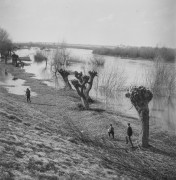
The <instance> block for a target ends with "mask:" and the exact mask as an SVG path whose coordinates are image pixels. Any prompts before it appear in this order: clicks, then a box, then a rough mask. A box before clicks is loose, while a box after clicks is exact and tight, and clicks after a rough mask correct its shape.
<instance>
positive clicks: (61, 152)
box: [0, 63, 176, 179]
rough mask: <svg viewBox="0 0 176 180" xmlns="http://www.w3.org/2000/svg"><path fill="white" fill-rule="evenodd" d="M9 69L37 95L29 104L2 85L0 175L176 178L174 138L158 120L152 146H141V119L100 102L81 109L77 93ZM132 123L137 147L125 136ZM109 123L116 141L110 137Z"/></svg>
mask: <svg viewBox="0 0 176 180" xmlns="http://www.w3.org/2000/svg"><path fill="white" fill-rule="evenodd" d="M0 65H1V66H2V65H3V64H2V63H1V64H0ZM6 68H7V69H9V71H11V72H12V74H14V75H15V76H16V77H18V78H21V79H25V80H26V84H25V85H29V86H30V87H31V89H32V91H34V92H36V93H37V94H38V96H36V97H32V104H27V103H26V102H25V97H24V96H17V95H13V94H8V93H7V92H6V90H4V89H3V88H2V87H0V155H1V156H0V172H1V173H0V178H2V177H5V176H6V177H8V176H9V177H10V176H11V177H12V179H13V177H14V178H16V179H20V177H21V179H25V178H26V179H37V178H39V177H40V178H41V179H42V178H43V179H57V177H64V178H68V179H71V178H72V177H74V178H75V179H84V178H85V179H86V178H88V179H113V177H120V176H127V177H130V178H132V179H133V178H134V179H172V178H173V179H174V178H176V172H175V169H176V153H175V149H176V142H175V137H174V136H171V135H168V134H166V133H164V132H160V130H159V129H157V128H155V126H154V122H153V121H151V124H150V126H151V127H150V138H151V141H150V144H151V147H150V148H149V149H141V148H139V147H137V141H138V136H139V132H140V122H139V121H138V120H137V119H132V118H128V117H125V116H121V115H120V114H119V113H115V112H107V111H103V110H101V109H97V108H101V104H100V103H97V104H94V105H92V110H91V111H79V110H78V109H77V103H79V97H78V96H77V94H76V93H75V92H69V91H68V92H65V91H63V90H60V91H57V92H56V91H55V90H54V89H53V88H50V87H47V86H46V85H45V84H43V83H42V81H41V80H36V79H33V78H31V77H32V75H31V74H27V73H24V71H23V70H20V69H18V68H14V67H12V66H10V65H8V67H6ZM127 122H130V123H131V124H132V127H133V129H134V131H135V133H134V137H133V140H134V145H135V146H136V148H134V149H131V148H130V146H129V145H126V144H125V141H124V136H125V133H126V124H127ZM110 123H113V124H114V127H115V140H112V139H109V138H108V137H107V128H108V126H109V124H110ZM81 131H83V132H81ZM40 178H39V179H40ZM74 178H73V179H74Z"/></svg>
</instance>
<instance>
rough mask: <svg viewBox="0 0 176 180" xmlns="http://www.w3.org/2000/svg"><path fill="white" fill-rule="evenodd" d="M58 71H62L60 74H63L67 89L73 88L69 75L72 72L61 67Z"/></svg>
mask: <svg viewBox="0 0 176 180" xmlns="http://www.w3.org/2000/svg"><path fill="white" fill-rule="evenodd" d="M58 72H59V73H60V75H61V76H62V78H63V80H64V82H65V89H66V90H71V89H72V87H71V85H70V82H69V80H68V76H69V75H70V73H69V72H68V71H67V70H64V69H59V70H58Z"/></svg>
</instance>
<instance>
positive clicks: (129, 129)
mask: <svg viewBox="0 0 176 180" xmlns="http://www.w3.org/2000/svg"><path fill="white" fill-rule="evenodd" d="M26 97H27V102H30V103H31V98H30V97H31V92H30V90H29V88H27V89H26ZM108 134H109V137H110V136H111V135H112V137H113V139H114V127H113V126H112V124H110V127H109V129H108ZM132 134H133V130H132V128H131V126H130V123H128V128H127V136H126V143H127V144H128V142H130V144H131V146H132V147H133V143H132V140H131V136H132Z"/></svg>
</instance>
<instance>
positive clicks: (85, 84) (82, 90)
mask: <svg viewBox="0 0 176 180" xmlns="http://www.w3.org/2000/svg"><path fill="white" fill-rule="evenodd" d="M95 76H97V72H95V71H89V76H87V75H84V76H83V74H82V72H80V73H78V72H77V71H75V77H76V78H77V80H76V79H74V80H72V81H71V82H72V84H73V86H74V87H75V89H76V91H77V93H78V95H79V96H80V97H81V102H82V105H83V107H84V108H85V109H89V102H90V101H92V100H91V98H90V96H89V92H90V90H91V89H92V85H93V80H94V78H95Z"/></svg>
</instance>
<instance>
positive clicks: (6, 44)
mask: <svg viewBox="0 0 176 180" xmlns="http://www.w3.org/2000/svg"><path fill="white" fill-rule="evenodd" d="M12 48H13V47H12V41H11V39H10V38H9V34H8V32H7V31H6V30H4V29H3V28H0V53H1V56H4V57H5V63H7V57H8V56H9V55H10V54H11V51H12Z"/></svg>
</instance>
